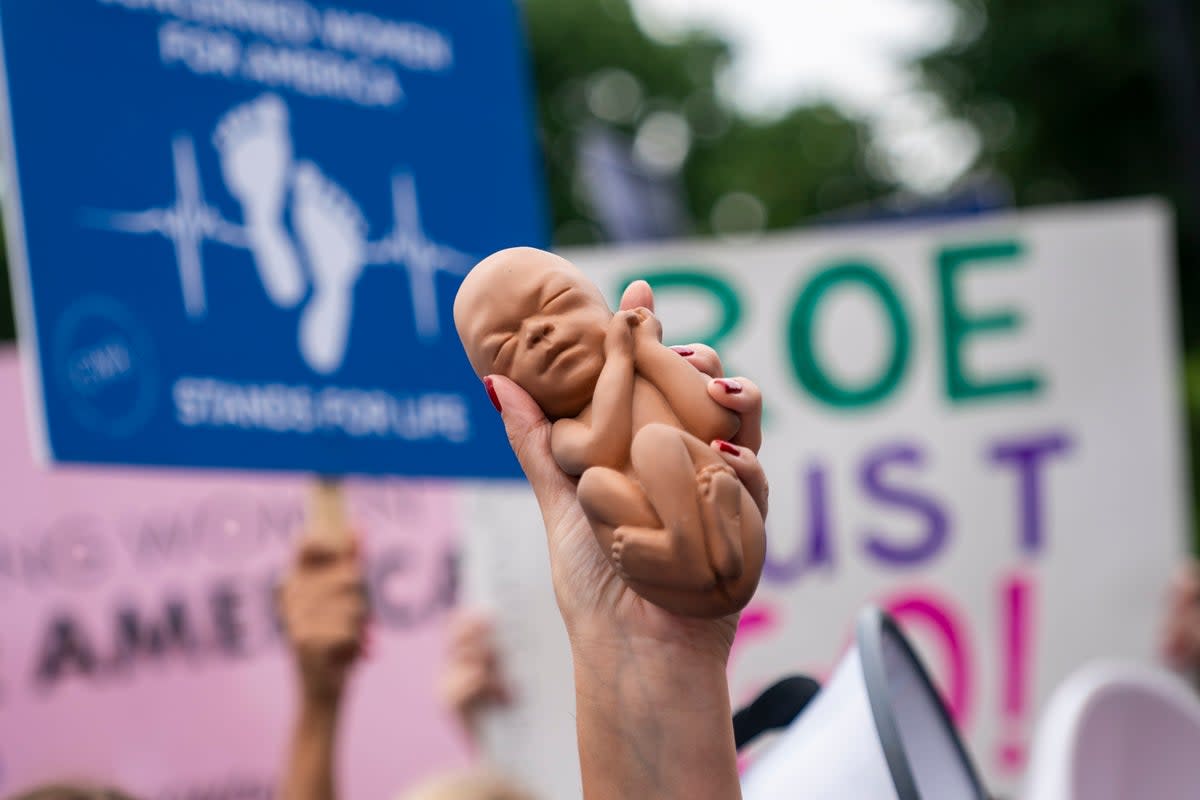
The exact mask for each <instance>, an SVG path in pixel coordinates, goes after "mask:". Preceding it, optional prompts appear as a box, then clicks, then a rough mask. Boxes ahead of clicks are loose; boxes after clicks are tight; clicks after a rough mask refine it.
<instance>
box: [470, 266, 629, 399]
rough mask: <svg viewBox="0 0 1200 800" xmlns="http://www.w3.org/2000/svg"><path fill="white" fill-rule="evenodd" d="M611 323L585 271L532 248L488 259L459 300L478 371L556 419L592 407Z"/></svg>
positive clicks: (471, 357)
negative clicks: (505, 381)
mask: <svg viewBox="0 0 1200 800" xmlns="http://www.w3.org/2000/svg"><path fill="white" fill-rule="evenodd" d="M611 319H612V312H611V311H609V309H608V306H607V304H606V303H605V302H604V298H603V297H602V296H601V295H600V292H599V291H598V290H597V289H596V287H595V286H594V285H592V283H591V282H590V281H589V280H587V278H586V277H584V275H583V273H581V272H580V271H579V270H578V269H576V268H575V267H574V266H573V265H572V264H571V263H570V262H568V261H566V260H565V259H563V258H560V257H558V256H555V255H553V254H551V253H546V252H543V251H540V250H532V249H530V248H515V249H513V250H504V251H501V252H500V253H497V254H496V255H493V256H491V257H489V258H487V259H485V260H484V261H483V262H481V263H480V264H479V265H478V266H476V267H475V269H473V270H472V271H471V274H469V275H468V276H467V278H466V280H464V281H463V284H462V287H461V288H460V289H459V293H458V297H457V298H455V302H454V322H455V325H456V326H457V327H458V332H459V336H460V337H461V338H462V341H463V345H464V347H466V350H467V356H468V357H469V358H470V359H471V365H472V366H473V367H474V368H475V372H476V373H478V374H479V375H480V376H483V375H504V376H506V377H508V378H511V379H512V380H513V381H514V382H515V383H516V384H517V385H519V386H520V387H521V388H523V389H524V390H525V391H527V392H529V395H530V396H531V397H532V398H533V399H534V400H536V401H537V402H538V405H540V406H541V407H542V410H543V411H545V412H546V415H547V416H549V417H551V418H554V419H558V418H561V417H574V416H577V415H578V414H579V412H580V411H582V410H583V409H584V407H586V406H587V405H588V403H590V402H591V399H592V392H593V391H594V390H595V388H596V380H597V379H598V378H599V376H600V370H601V368H603V366H604V335H605V332H606V330H607V327H608V324H609V321H610V320H611Z"/></svg>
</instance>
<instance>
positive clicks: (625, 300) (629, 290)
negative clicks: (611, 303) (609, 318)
mask: <svg viewBox="0 0 1200 800" xmlns="http://www.w3.org/2000/svg"><path fill="white" fill-rule="evenodd" d="M635 308H648V309H650V310H651V311H653V310H654V290H653V289H651V288H650V284H648V283H646V282H645V281H641V280H638V281H634V282H633V283H631V284H629V285H628V286H626V287H625V291H624V292H622V293H621V305H620V309H621V310H622V311H630V310H632V309H635Z"/></svg>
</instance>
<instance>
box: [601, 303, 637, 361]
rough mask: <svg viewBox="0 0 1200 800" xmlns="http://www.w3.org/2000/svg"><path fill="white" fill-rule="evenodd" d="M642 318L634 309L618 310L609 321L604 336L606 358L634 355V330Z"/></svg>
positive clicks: (630, 356)
mask: <svg viewBox="0 0 1200 800" xmlns="http://www.w3.org/2000/svg"><path fill="white" fill-rule="evenodd" d="M639 322H640V320H639V319H638V317H637V315H636V314H635V313H634V312H633V311H624V310H623V311H618V312H617V313H616V314H613V318H612V321H611V322H609V323H608V331H607V333H606V334H605V336H604V358H605V360H611V359H613V358H617V357H622V356H623V357H626V358H632V357H633V331H634V328H636V327H637V326H638V324H639Z"/></svg>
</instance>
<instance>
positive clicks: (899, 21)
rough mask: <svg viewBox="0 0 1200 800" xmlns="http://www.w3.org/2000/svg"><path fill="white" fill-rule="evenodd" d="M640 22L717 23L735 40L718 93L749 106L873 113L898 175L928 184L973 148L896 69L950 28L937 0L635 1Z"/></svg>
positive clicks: (655, 29)
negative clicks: (818, 103)
mask: <svg viewBox="0 0 1200 800" xmlns="http://www.w3.org/2000/svg"><path fill="white" fill-rule="evenodd" d="M633 5H634V8H635V10H636V12H637V14H638V19H639V21H640V22H641V23H642V26H643V27H644V28H645V29H646V30H647V31H648V32H650V33H651V34H652V35H655V36H657V37H659V38H664V39H670V38H671V37H672V36H677V35H678V34H679V33H681V32H682V31H685V30H687V29H688V28H694V27H703V28H708V29H710V30H713V31H716V32H718V33H719V34H720V35H721V36H722V37H723V38H725V39H727V40H728V41H729V42H730V43H731V44H732V45H733V49H734V61H733V64H732V66H731V67H730V70H729V72H728V74H727V75H725V76H724V79H723V83H722V90H723V93H724V95H725V96H726V97H727V98H728V99H729V100H731V101H733V102H735V103H737V105H738V106H740V107H741V108H742V109H744V110H745V111H748V112H751V113H770V112H772V111H775V110H779V109H781V108H786V107H787V106H789V105H792V104H794V103H795V102H797V101H805V100H817V99H828V100H832V101H834V102H836V103H837V104H839V105H841V106H842V107H844V108H845V109H846V110H848V111H850V112H852V113H856V114H859V115H863V116H866V117H868V118H869V119H871V120H872V122H873V124H874V128H875V130H876V133H877V138H878V141H879V144H880V145H881V147H882V149H883V151H884V152H885V153H886V154H887V156H888V159H889V161H890V162H891V163H892V164H893V166H894V168H895V169H896V171H897V172H898V174H899V175H900V177H901V178H902V179H904V180H905V181H906V182H907V183H909V184H910V185H912V186H913V187H915V188H920V189H925V190H936V189H938V188H941V187H942V186H944V185H945V184H946V183H947V182H948V181H950V180H952V179H953V178H954V177H957V176H958V175H959V174H961V172H962V169H963V167H964V166H965V165H966V163H967V162H968V161H969V160H970V158H971V157H972V156H973V154H974V149H975V142H974V138H973V136H972V135H971V134H970V132H969V131H967V130H966V129H964V128H963V127H962V126H960V125H956V124H953V123H950V122H948V121H947V120H946V119H945V117H944V114H943V112H942V110H941V108H940V105H939V104H938V103H937V102H936V99H935V98H933V97H931V96H930V95H928V94H926V93H923V92H920V91H917V90H916V88H915V85H914V79H913V76H912V75H911V74H910V73H909V71H908V70H907V69H906V68H905V66H904V65H905V63H906V62H907V61H908V60H909V59H911V58H912V57H914V56H916V55H919V54H921V53H923V52H926V51H928V50H931V49H933V48H936V47H937V46H939V45H940V44H942V43H944V42H945V41H946V40H947V39H948V37H949V36H950V34H951V32H952V30H953V27H954V24H955V21H956V18H955V16H954V11H953V9H952V7H951V6H950V4H949V3H948V2H947V1H946V0H736V1H735V0H634V2H633Z"/></svg>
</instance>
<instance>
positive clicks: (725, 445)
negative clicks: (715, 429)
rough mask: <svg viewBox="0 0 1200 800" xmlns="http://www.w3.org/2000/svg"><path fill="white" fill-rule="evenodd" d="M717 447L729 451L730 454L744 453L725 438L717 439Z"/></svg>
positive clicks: (723, 451) (722, 450)
mask: <svg viewBox="0 0 1200 800" xmlns="http://www.w3.org/2000/svg"><path fill="white" fill-rule="evenodd" d="M717 449H718V450H720V451H721V452H722V453H729V455H731V456H737V455H741V454H742V451H741V450H738V449H737V448H736V447H734V446H733V445H731V444H730V443H729V442H727V441H725V440H724V439H717Z"/></svg>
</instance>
